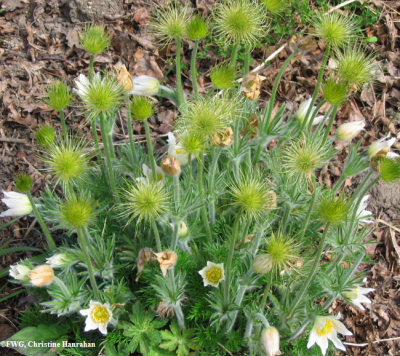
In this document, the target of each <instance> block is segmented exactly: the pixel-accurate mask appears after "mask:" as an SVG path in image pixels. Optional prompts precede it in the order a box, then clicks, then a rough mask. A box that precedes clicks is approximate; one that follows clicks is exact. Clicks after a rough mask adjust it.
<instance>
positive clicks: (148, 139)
mask: <svg viewBox="0 0 400 356" xmlns="http://www.w3.org/2000/svg"><path fill="white" fill-rule="evenodd" d="M143 123H144V130H145V131H146V142H147V150H148V151H149V156H150V165H151V176H152V178H153V181H154V182H156V181H157V174H156V162H155V160H154V155H153V145H152V143H151V137H150V128H149V123H148V121H147V119H146V120H144V121H143Z"/></svg>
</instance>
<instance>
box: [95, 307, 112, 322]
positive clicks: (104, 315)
mask: <svg viewBox="0 0 400 356" xmlns="http://www.w3.org/2000/svg"><path fill="white" fill-rule="evenodd" d="M92 319H93V320H94V322H95V323H105V322H107V321H108V320H109V319H110V313H109V312H108V310H107V308H106V307H105V306H103V305H98V306H96V307H95V308H94V309H93V310H92Z"/></svg>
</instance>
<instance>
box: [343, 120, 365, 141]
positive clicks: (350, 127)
mask: <svg viewBox="0 0 400 356" xmlns="http://www.w3.org/2000/svg"><path fill="white" fill-rule="evenodd" d="M364 126H365V121H364V120H359V121H353V122H346V123H345V124H342V125H340V126H339V127H338V129H337V130H336V137H337V138H338V139H339V140H341V141H349V140H352V139H353V138H354V137H356V136H357V135H358V134H359V133H360V132H361V131H362V130H363V129H364Z"/></svg>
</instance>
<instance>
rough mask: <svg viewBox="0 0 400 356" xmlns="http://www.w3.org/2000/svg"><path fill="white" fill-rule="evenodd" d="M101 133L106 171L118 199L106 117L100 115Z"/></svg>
mask: <svg viewBox="0 0 400 356" xmlns="http://www.w3.org/2000/svg"><path fill="white" fill-rule="evenodd" d="M100 131H101V137H102V139H103V145H104V154H105V156H106V162H107V164H106V169H107V176H108V179H109V183H110V188H111V190H112V192H113V195H114V197H116V185H115V179H114V172H113V168H112V161H111V154H110V151H109V147H108V144H109V140H108V138H107V132H106V128H105V123H104V116H103V115H100Z"/></svg>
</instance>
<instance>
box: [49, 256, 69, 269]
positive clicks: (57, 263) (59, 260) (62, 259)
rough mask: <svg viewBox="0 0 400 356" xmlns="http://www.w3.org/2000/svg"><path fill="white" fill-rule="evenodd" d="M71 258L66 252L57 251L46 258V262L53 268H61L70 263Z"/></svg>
mask: <svg viewBox="0 0 400 356" xmlns="http://www.w3.org/2000/svg"><path fill="white" fill-rule="evenodd" d="M69 262H70V261H69V258H68V256H67V255H66V254H65V253H57V254H55V255H53V256H51V257H48V258H46V263H47V264H48V265H50V267H52V268H60V267H64V266H66V265H68V264H69Z"/></svg>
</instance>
